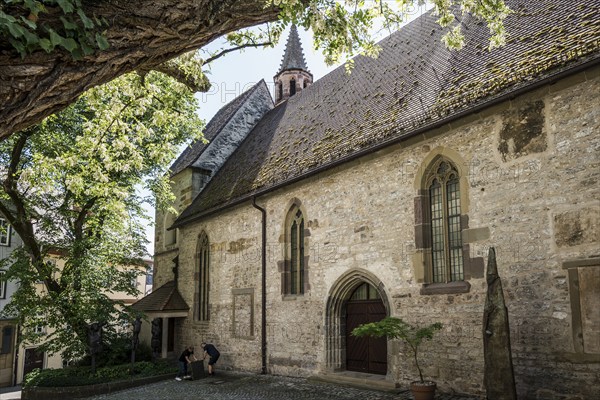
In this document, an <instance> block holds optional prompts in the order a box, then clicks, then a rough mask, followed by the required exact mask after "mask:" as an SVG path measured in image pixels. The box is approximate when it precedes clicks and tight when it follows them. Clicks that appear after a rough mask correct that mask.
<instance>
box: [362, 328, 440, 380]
mask: <svg viewBox="0 0 600 400" xmlns="http://www.w3.org/2000/svg"><path fill="white" fill-rule="evenodd" d="M440 329H442V324H441V323H439V322H436V323H433V324H431V325H428V326H425V327H422V328H418V327H415V326H413V325H410V324H409V323H407V322H405V321H403V320H402V319H400V318H396V317H386V318H384V319H382V320H381V321H379V322H371V323H368V324H363V325H360V326H359V327H357V328H355V329H354V330H353V331H352V335H353V336H375V337H387V338H388V339H400V340H402V341H404V342H405V343H406V344H407V345H408V347H409V349H410V350H411V352H412V355H413V359H414V361H415V365H416V367H417V370H418V371H419V378H420V380H421V382H423V381H424V380H423V372H422V371H421V367H420V366H419V362H418V358H417V356H418V352H419V346H420V345H421V344H422V343H423V341H424V340H431V339H432V338H433V335H434V333H435V332H436V331H439V330H440Z"/></svg>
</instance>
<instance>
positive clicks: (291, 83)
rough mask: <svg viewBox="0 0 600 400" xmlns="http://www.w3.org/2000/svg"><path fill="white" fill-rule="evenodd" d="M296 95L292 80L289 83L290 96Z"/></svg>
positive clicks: (294, 84) (294, 83) (294, 82)
mask: <svg viewBox="0 0 600 400" xmlns="http://www.w3.org/2000/svg"><path fill="white" fill-rule="evenodd" d="M295 94H296V80H295V79H292V80H291V81H290V96H293V95H295Z"/></svg>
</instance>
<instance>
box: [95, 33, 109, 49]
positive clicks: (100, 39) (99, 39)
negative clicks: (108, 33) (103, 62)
mask: <svg viewBox="0 0 600 400" xmlns="http://www.w3.org/2000/svg"><path fill="white" fill-rule="evenodd" d="M96 43H98V48H99V49H100V50H106V49H108V48H109V47H110V44H109V43H108V40H106V37H104V35H101V34H99V33H96Z"/></svg>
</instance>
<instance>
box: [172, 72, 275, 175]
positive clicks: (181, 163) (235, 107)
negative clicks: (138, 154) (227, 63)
mask: <svg viewBox="0 0 600 400" xmlns="http://www.w3.org/2000/svg"><path fill="white" fill-rule="evenodd" d="M261 90H263V91H264V90H266V91H267V93H268V92H269V89H268V87H267V84H266V83H265V81H264V80H262V79H261V81H260V82H258V83H257V84H255V85H254V86H252V87H251V88H250V89H248V90H247V91H245V92H244V93H242V94H241V95H239V96H238V97H236V98H235V99H233V100H232V101H231V102H229V103H228V104H226V105H225V106H223V107H222V108H221V109H220V110H219V111H217V113H216V114H215V115H214V116H213V117H212V119H211V120H210V121H209V123H208V124H207V125H206V127H205V128H204V132H203V134H204V138H205V139H206V142H204V141H200V140H199V141H196V142H194V143H191V144H190V145H189V146H188V147H186V149H185V150H184V151H183V152H182V153H181V155H180V156H179V157H178V158H177V160H175V162H174V163H173V165H172V166H171V168H170V170H171V176H174V175H176V174H178V173H179V172H181V171H183V170H184V169H186V168H188V167H190V166H192V165H194V163H195V162H196V161H197V160H198V159H199V158H200V157H201V155H202V154H203V153H204V151H205V150H206V149H208V148H209V146H210V144H211V142H212V141H213V140H215V139H216V138H217V137H218V136H219V135H220V133H221V132H222V131H223V129H224V128H225V127H226V125H227V124H228V123H229V121H230V120H231V119H232V118H233V117H234V116H235V114H236V113H237V112H238V111H239V110H240V109H241V108H242V107H243V106H244V105H245V104H246V103H247V102H248V101H250V100H251V99H252V98H253V96H254V95H255V94H256V93H257V92H259V91H261ZM263 97H264V96H263ZM268 97H269V99H268V101H269V102H270V103H269V104H268V105H267V106H268V107H269V108H271V107H273V100H272V99H271V98H270V96H268Z"/></svg>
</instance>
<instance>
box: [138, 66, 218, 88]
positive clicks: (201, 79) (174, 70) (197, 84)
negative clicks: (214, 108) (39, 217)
mask: <svg viewBox="0 0 600 400" xmlns="http://www.w3.org/2000/svg"><path fill="white" fill-rule="evenodd" d="M151 70H152V71H157V72H162V73H163V74H165V75H168V76H170V77H171V78H173V79H175V80H177V81H178V82H179V83H182V84H184V85H185V86H187V87H188V88H190V90H192V91H193V92H207V91H208V89H210V82H209V80H208V78H207V77H206V76H205V75H204V74H202V76H193V75H190V74H188V73H186V72H185V71H183V70H182V69H181V68H179V67H178V66H177V65H175V64H174V63H172V62H166V63H163V64H160V65H155V66H153V67H152V68H148V69H144V68H142V69H140V70H139V72H141V73H144V72H149V71H151Z"/></svg>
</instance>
